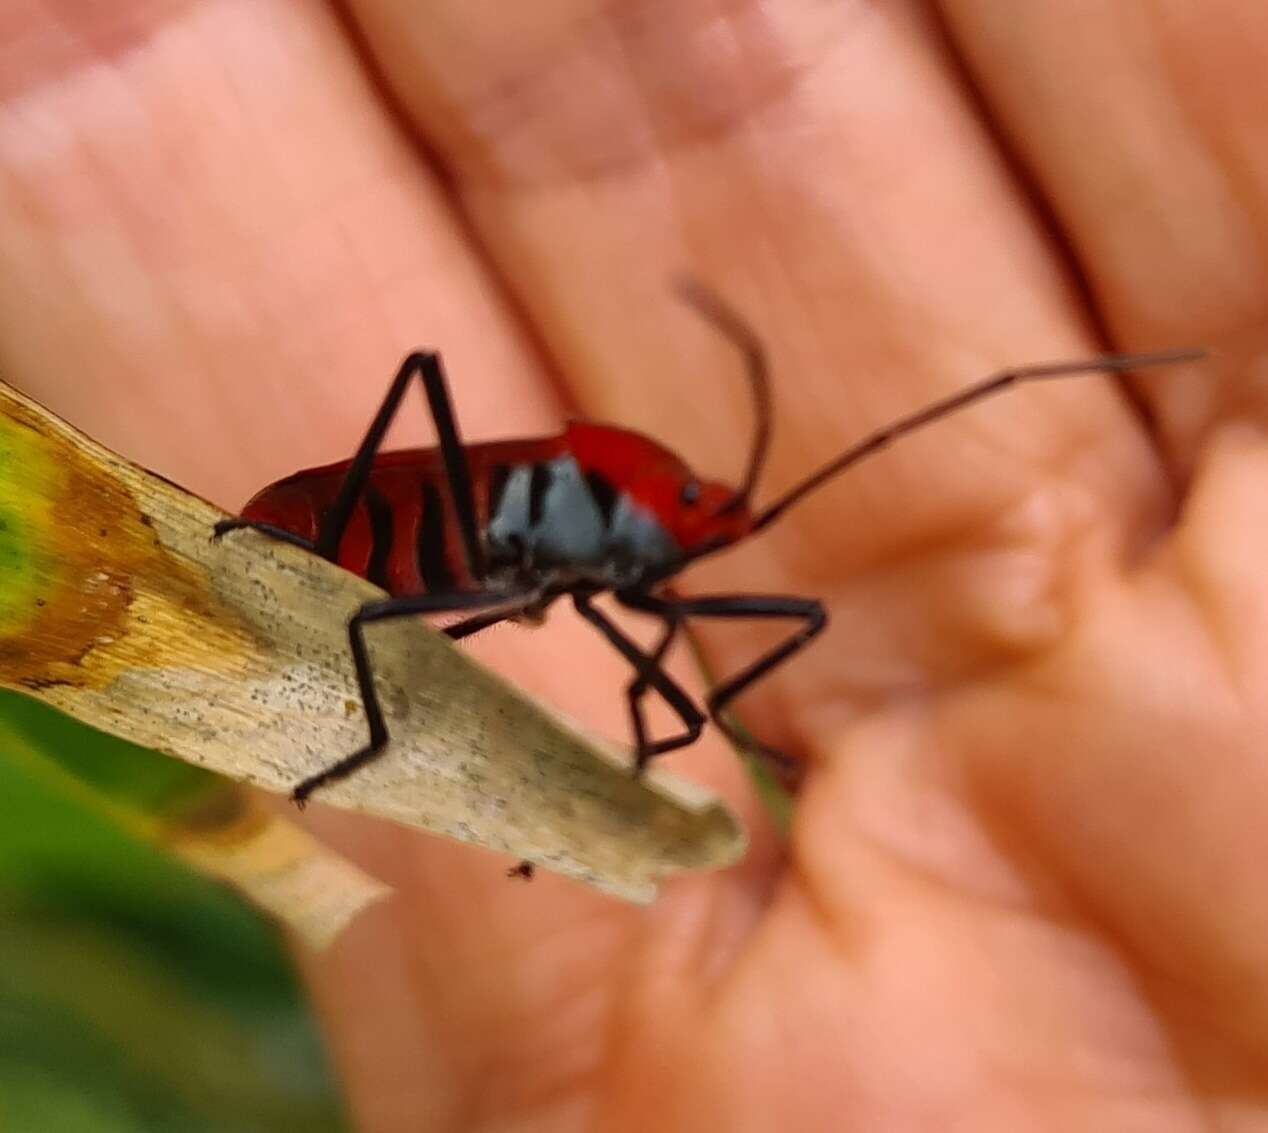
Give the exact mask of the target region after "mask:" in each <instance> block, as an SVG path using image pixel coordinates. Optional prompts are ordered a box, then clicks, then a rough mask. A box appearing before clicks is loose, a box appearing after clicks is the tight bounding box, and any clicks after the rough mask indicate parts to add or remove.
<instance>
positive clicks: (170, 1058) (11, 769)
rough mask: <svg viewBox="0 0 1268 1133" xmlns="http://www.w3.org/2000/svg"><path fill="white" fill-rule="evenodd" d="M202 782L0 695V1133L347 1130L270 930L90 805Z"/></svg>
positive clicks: (178, 790)
mask: <svg viewBox="0 0 1268 1133" xmlns="http://www.w3.org/2000/svg"><path fill="white" fill-rule="evenodd" d="M70 784H74V785H76V786H75V789H68V785H70ZM218 785H219V781H218V780H216V779H215V778H214V777H212V776H209V775H208V774H207V773H206V772H202V771H199V770H197V769H195V768H192V767H189V766H188V765H186V764H183V763H179V762H177V761H175V760H170V759H166V758H164V757H162V756H159V755H156V754H155V753H153V752H148V751H145V750H143V749H141V748H137V747H134V746H133V745H131V744H127V743H124V742H123V741H121V740H117V739H114V738H112V737H109V736H105V735H103V734H101V733H99V732H95V731H93V730H91V729H89V728H85V727H83V726H81V725H79V724H76V723H75V722H74V721H71V720H69V719H67V718H66V717H64V716H61V715H60V714H58V713H56V712H53V711H52V710H50V709H48V708H45V707H43V706H41V705H38V704H36V703H34V702H33V701H30V700H28V699H27V698H24V697H19V696H17V695H15V694H12V693H6V692H0V1133H116V1131H118V1133H142V1131H144V1133H151V1131H163V1133H167V1131H172V1133H175V1131H177V1130H179V1131H181V1133H213V1131H214V1133H275V1131H281V1130H300V1129H302V1130H305V1131H306V1133H307V1131H313V1133H334V1131H336V1130H343V1129H346V1128H347V1126H346V1124H345V1122H344V1120H343V1117H342V1109H341V1105H340V1101H339V1097H338V1093H337V1089H336V1087H335V1085H334V1083H333V1081H332V1079H331V1075H330V1072H329V1068H328V1066H327V1063H326V1060H325V1057H324V1054H323V1052H322V1049H321V1045H320V1041H319V1038H318V1036H317V1032H316V1029H315V1027H314V1025H313V1022H312V1019H311V1017H310V1015H309V1012H308V1010H307V1007H306V1005H305V1002H304V999H303V996H302V993H301V991H300V988H299V986H298V984H297V982H296V979H295V976H294V973H293V971H292V968H291V965H290V962H289V960H288V958H287V955H286V953H285V951H284V949H283V948H282V945H281V941H280V939H279V937H278V934H277V933H276V931H275V930H274V929H273V927H272V926H271V925H270V924H268V923H267V922H266V921H265V920H264V919H263V918H262V917H261V916H259V915H258V914H257V913H256V912H254V911H253V910H252V909H251V908H250V907H248V906H247V905H246V904H245V902H243V901H242V900H241V899H240V898H238V897H237V896H235V895H234V894H233V893H231V892H230V891H229V890H228V889H226V888H224V887H222V886H220V885H217V884H215V883H213V882H210V881H207V880H206V879H204V878H203V877H201V876H200V875H199V874H197V873H195V872H193V871H192V870H190V869H189V868H187V867H185V866H183V865H182V864H180V863H178V862H176V861H174V860H173V859H170V858H168V857H167V856H165V855H164V854H163V853H162V852H161V851H159V850H157V849H155V848H154V847H152V846H150V845H147V844H145V843H143V842H141V841H139V840H136V839H134V838H133V837H131V836H129V835H128V834H127V833H125V832H124V831H123V830H122V829H121V828H120V827H119V826H117V825H115V824H114V823H112V822H111V821H110V818H109V817H108V812H107V811H103V810H102V809H101V808H100V807H98V806H95V805H94V803H93V799H94V796H96V795H98V794H100V795H101V797H108V798H110V799H112V800H114V802H115V804H116V805H118V806H119V807H120V809H121V810H123V811H134V810H144V811H150V810H153V811H157V812H170V811H171V810H172V809H173V808H176V809H180V808H181V807H183V806H184V805H185V804H186V803H190V804H192V803H194V802H197V801H198V800H200V799H202V798H205V797H207V796H208V794H209V793H210V792H213V791H215V790H216V789H218Z"/></svg>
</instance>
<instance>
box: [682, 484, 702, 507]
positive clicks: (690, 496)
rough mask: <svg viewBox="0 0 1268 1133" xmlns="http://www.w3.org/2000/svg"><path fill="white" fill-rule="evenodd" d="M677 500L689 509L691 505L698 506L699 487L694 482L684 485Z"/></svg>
mask: <svg viewBox="0 0 1268 1133" xmlns="http://www.w3.org/2000/svg"><path fill="white" fill-rule="evenodd" d="M678 498H679V499H680V500H681V501H682V502H683V503H684V504H686V505H687V506H688V507H691V506H692V505H693V504H698V503H699V502H700V485H699V484H697V483H696V482H695V481H694V480H692V481H691V482H690V483H687V484H684V485H683V486H682V491H681V492H680V493H679V495H678Z"/></svg>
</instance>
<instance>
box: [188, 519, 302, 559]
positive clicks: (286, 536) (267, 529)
mask: <svg viewBox="0 0 1268 1133" xmlns="http://www.w3.org/2000/svg"><path fill="white" fill-rule="evenodd" d="M243 527H249V528H251V530H252V531H259V532H260V533H261V534H264V535H267V536H268V537H269V538H270V539H277V540H278V541H279V542H282V543H290V544H292V545H293V546H296V547H302V548H303V549H304V550H305V551H316V550H317V546H316V544H315V543H313V542H312V541H311V540H308V539H305V538H304V537H303V536H302V535H296V534H295V532H293V531H287V530H286V528H284V527H278V526H277V525H276V524H274V523H257V522H256V521H255V520H254V519H243V518H242V517H241V516H234V517H233V518H232V519H222V520H221V521H220V522H219V523H217V524H216V526H215V527H213V528H212V533H213V537H214V538H216V539H219V538H220V537H221V536H222V535H228V534H229V532H230V531H238V530H240V529H241V528H243Z"/></svg>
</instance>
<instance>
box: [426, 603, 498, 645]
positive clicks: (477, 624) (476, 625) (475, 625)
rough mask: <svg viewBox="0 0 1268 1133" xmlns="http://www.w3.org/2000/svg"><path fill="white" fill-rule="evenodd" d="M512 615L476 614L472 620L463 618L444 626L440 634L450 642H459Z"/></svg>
mask: <svg viewBox="0 0 1268 1133" xmlns="http://www.w3.org/2000/svg"><path fill="white" fill-rule="evenodd" d="M514 615H515V611H514V610H512V611H509V612H508V611H506V610H496V611H494V612H493V613H491V614H476V615H475V617H473V618H464V619H463V620H462V621H460V622H454V624H453V625H451V626H445V628H444V629H442V630H441V631H440V632H441V633H443V634H444V635H445V636H446V637H448V638H449V640H450V641H461V640H462V639H463V638H464V637H471V636H472V635H474V634H477V633H479V632H480V631H481V630H482V629H489V628H490V627H491V626H495V625H497V624H498V623H499V622H504V621H506V620H508V619H509V618H512V617H514Z"/></svg>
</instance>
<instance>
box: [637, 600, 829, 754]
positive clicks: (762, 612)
mask: <svg viewBox="0 0 1268 1133" xmlns="http://www.w3.org/2000/svg"><path fill="white" fill-rule="evenodd" d="M617 598H618V600H619V601H620V602H622V603H623V604H624V605H626V606H629V607H630V608H631V609H635V610H642V611H644V612H646V613H651V614H656V615H658V616H660V617H666V618H668V617H673V618H678V619H683V618H693V617H694V618H728V619H732V620H735V619H740V620H748V619H760V620H769V619H772V618H775V619H784V618H792V619H796V620H798V621H800V622H801V623H802V625H801V628H800V629H798V630H797V631H796V632H795V633H794V634H792V635H791V636H790V637H788V638H786V639H785V640H784V641H782V642H780V643H779V644H778V645H776V646H774V647H773V648H772V649H770V650H768V651H767V652H766V653H763V654H762V655H761V656H760V657H758V658H757V660H756V661H753V662H752V663H751V664H749V665H746V666H745V667H744V668H743V669H741V670H740V671H739V672H738V673H736V674H735V675H734V676H732V677H729V678H728V679H727V680H725V681H723V682H722V683H721V684H720V685H718V686H717V687H716V688H714V689H713V691H712V692H710V693H709V695H708V697H707V698H706V700H705V706H706V707H707V708H708V710H709V717H710V719H712V720H713V722H714V723H715V724H716V725H717V726H718V728H719V730H720V731H721V732H722V733H723V734H724V735H725V736H726V737H727V738H728V739H729V740H730V741H731V742H732V743H734V744H735V745H736V746H737V747H739V748H741V749H743V750H745V751H749V752H752V753H753V754H754V755H757V756H760V757H761V758H762V759H764V760H766V761H767V762H768V763H770V764H772V765H774V766H775V768H776V769H777V770H778V771H779V772H780V774H781V775H782V776H785V777H789V776H794V775H795V774H796V773H797V772H798V771H799V769H800V768H799V765H798V764H797V763H796V761H795V760H792V759H790V758H789V757H788V756H787V755H785V754H784V753H783V752H781V751H780V750H779V749H778V748H774V747H771V746H770V745H768V744H764V743H761V742H760V741H758V740H754V739H753V738H752V737H751V736H748V735H746V734H745V733H744V732H743V731H741V730H740V729H739V728H737V727H736V726H735V725H733V724H732V723H731V722H730V721H728V720H727V719H726V717H725V716H724V715H722V713H723V712H724V711H725V709H726V707H727V705H729V704H730V703H731V701H733V700H734V699H735V698H736V697H737V696H739V695H740V693H742V692H744V690H745V689H747V688H750V687H751V686H752V685H754V684H756V683H757V681H759V680H761V679H762V677H764V676H766V675H767V674H768V673H769V672H770V671H771V670H772V669H775V668H777V667H778V666H779V665H782V664H783V663H784V662H785V661H788V660H789V659H790V658H792V657H793V656H794V655H795V654H797V653H798V652H800V651H801V650H802V649H804V648H805V647H806V646H807V645H809V644H810V642H811V641H813V640H814V639H815V638H816V637H818V635H819V634H821V633H822V632H823V630H824V629H825V628H826V626H827V624H828V612H827V611H826V610H825V609H824V608H823V603H822V602H820V601H819V600H818V599H817V598H797V597H790V596H785V595H775V594H718V595H713V596H710V597H707V598H679V597H676V596H675V597H673V598H660V597H657V596H655V595H652V594H648V593H645V592H642V591H621V592H620V593H618V594H617Z"/></svg>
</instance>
